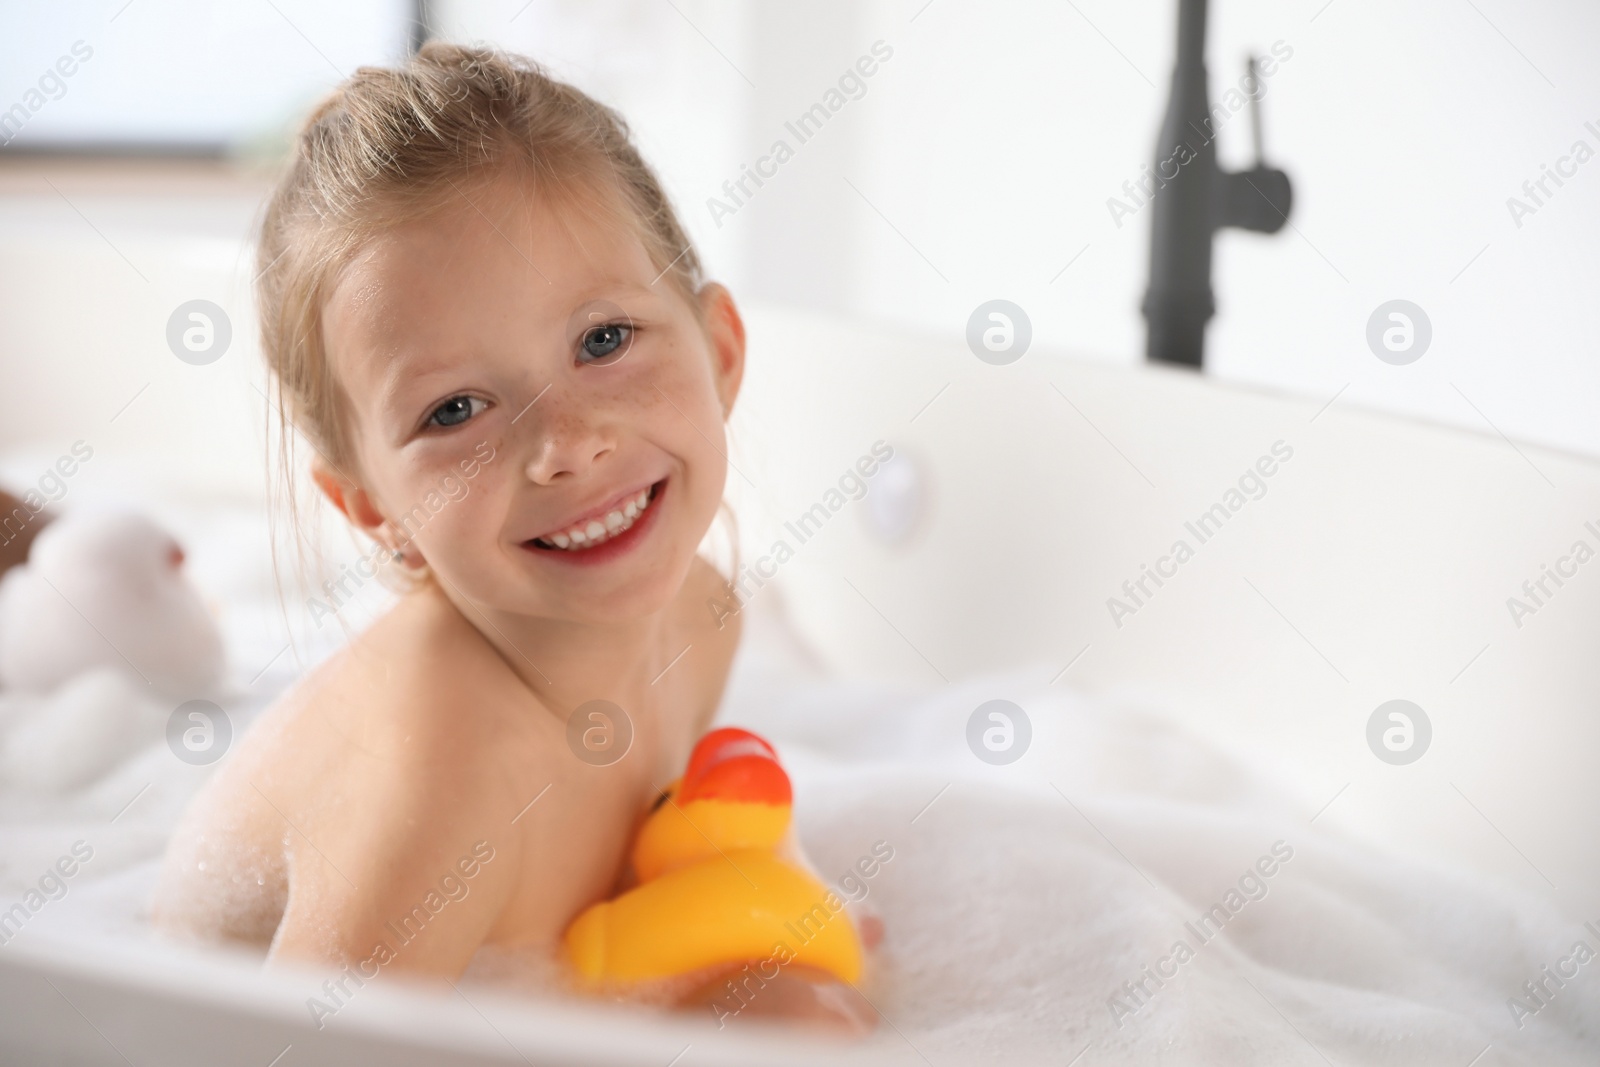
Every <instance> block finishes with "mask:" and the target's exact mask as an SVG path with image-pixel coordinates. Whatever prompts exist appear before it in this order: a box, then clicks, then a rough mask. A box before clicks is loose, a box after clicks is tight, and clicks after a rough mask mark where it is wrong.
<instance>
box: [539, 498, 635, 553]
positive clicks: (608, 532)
mask: <svg viewBox="0 0 1600 1067" xmlns="http://www.w3.org/2000/svg"><path fill="white" fill-rule="evenodd" d="M649 506H650V490H648V489H643V490H640V492H639V495H638V496H636V497H633V498H632V499H630V500H629V501H628V502H627V503H626V504H624V505H623V506H622V507H621V508H619V509H614V510H612V511H608V512H606V514H605V518H604V521H602V520H600V519H590V520H589V521H588V522H586V523H584V524H583V525H582V526H574V527H572V528H571V529H569V530H567V531H565V532H564V533H557V534H550V535H548V536H547V537H542V538H537V540H540V541H543V542H546V543H547V544H552V545H555V547H557V548H562V549H566V550H568V551H577V550H580V549H584V548H589V547H591V546H593V545H597V544H599V543H601V542H602V541H608V540H610V539H611V538H613V537H615V536H616V535H617V534H619V533H622V532H623V531H625V530H627V529H628V528H630V527H631V526H632V525H633V524H634V523H635V522H637V521H638V518H639V516H640V515H642V514H644V511H645V509H646V508H648V507H649Z"/></svg>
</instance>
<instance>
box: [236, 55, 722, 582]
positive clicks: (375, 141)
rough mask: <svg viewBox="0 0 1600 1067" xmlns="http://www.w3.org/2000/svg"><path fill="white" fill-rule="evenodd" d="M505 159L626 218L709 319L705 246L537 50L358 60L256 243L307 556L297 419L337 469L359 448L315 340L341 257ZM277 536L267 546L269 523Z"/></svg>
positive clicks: (286, 481) (621, 136) (616, 126)
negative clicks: (370, 63)
mask: <svg viewBox="0 0 1600 1067" xmlns="http://www.w3.org/2000/svg"><path fill="white" fill-rule="evenodd" d="M506 168H517V169H519V170H520V172H521V175H522V176H524V177H525V178H527V179H528V180H529V181H530V182H531V184H532V185H534V186H535V187H536V188H538V189H539V191H540V192H541V193H542V194H543V195H544V196H545V198H546V202H547V203H553V204H555V203H558V204H560V205H561V206H563V207H568V208H576V209H578V210H582V211H588V212H592V213H595V214H597V215H598V216H600V217H602V218H604V219H606V220H608V221H611V222H614V223H617V224H620V225H622V226H624V227H629V228H631V230H632V232H633V233H634V234H636V235H637V236H638V238H639V240H640V242H641V244H642V245H643V247H644V249H645V251H646V253H647V255H648V256H649V258H650V260H651V262H652V263H653V264H654V265H655V267H656V269H658V270H659V271H660V272H661V274H660V275H658V279H657V280H660V279H661V278H662V277H664V278H666V279H667V280H668V281H669V282H670V284H672V285H673V286H674V288H676V289H677V290H678V291H679V292H680V293H681V294H682V295H683V296H684V298H685V299H686V300H687V302H688V304H689V306H690V308H691V310H692V311H693V312H694V314H695V316H696V319H697V320H698V321H700V323H701V325H702V327H704V325H705V323H704V318H703V315H702V309H701V307H700V303H699V300H698V299H697V295H698V294H699V292H700V289H701V286H702V285H703V283H704V277H703V273H702V267H701V263H700V258H699V256H698V255H697V253H696V251H695V249H694V246H693V244H692V243H691V242H690V241H689V239H688V237H687V236H686V234H685V231H684V228H683V226H682V225H681V223H680V222H679V220H678V217H677V215H676V213H675V212H674V210H673V208H672V204H671V202H670V201H669V200H668V199H667V196H666V193H665V192H664V191H663V189H662V187H661V184H660V182H659V180H658V179H657V178H656V175H655V173H654V172H653V171H652V170H651V169H650V167H649V166H648V165H647V164H646V163H645V162H644V160H643V159H642V158H641V157H640V155H639V152H638V150H637V149H636V148H635V147H634V145H633V143H632V141H631V138H630V131H629V128H628V124H627V121H626V120H625V119H623V117H622V116H621V115H620V114H618V113H617V112H616V111H615V110H613V109H612V108H610V107H608V106H606V105H605V104H602V103H600V102H599V101H597V100H595V99H594V98H593V97H590V96H588V95H587V94H585V93H583V92H582V91H580V90H578V89H576V88H574V87H573V86H571V85H568V84H566V83H564V82H561V81H557V80H556V79H554V78H552V77H550V76H549V75H548V74H547V73H546V72H545V71H544V69H543V68H541V67H540V66H539V65H538V64H537V63H535V62H533V61H532V60H530V59H527V58H525V57H522V56H516V55H512V54H509V53H505V52H501V51H498V50H495V49H489V48H475V47H464V46H461V45H453V44H445V43H442V42H429V43H427V44H425V45H423V46H422V48H421V49H420V50H419V51H418V52H417V53H416V54H415V55H414V56H412V57H411V58H410V59H409V60H408V61H407V62H406V63H405V64H404V65H402V66H400V67H398V68H395V69H387V68H379V67H362V68H360V69H359V70H357V71H356V72H355V74H353V75H352V76H351V77H350V78H349V79H348V80H346V81H345V82H344V83H343V84H342V85H340V86H339V87H338V88H337V89H335V90H334V91H333V93H332V94H331V95H329V96H328V97H327V98H326V99H325V100H323V101H322V102H321V103H320V104H319V105H318V106H317V107H316V108H315V109H314V110H313V111H312V113H311V115H310V116H309V117H308V118H307V120H306V122H305V125H304V126H303V127H302V129H301V131H300V134H299V136H298V138H297V139H296V142H295V145H294V149H293V154H292V158H291V159H290V160H289V163H288V169H287V172H286V173H285V174H284V175H283V177H282V179H281V180H280V181H279V183H278V186H277V188H276V189H275V191H274V192H273V195H272V197H271V199H270V200H269V201H268V203H267V207H266V210H265V214H264V217H263V219H262V223H261V229H260V239H259V242H258V245H257V252H256V271H257V276H256V281H255V288H256V305H257V313H258V317H259V321H260V329H261V348H262V352H263V353H264V354H265V357H266V362H267V368H268V370H269V372H270V375H271V379H272V383H273V385H274V387H275V390H276V393H277V398H276V399H277V403H276V408H277V412H276V414H277V418H276V429H277V432H278V435H279V440H278V446H279V447H278V452H279V455H278V466H279V473H280V475H281V477H282V486H281V488H283V489H284V490H285V491H286V492H285V495H286V497H287V500H288V505H289V513H290V514H289V523H290V525H291V526H292V527H293V528H294V531H295V535H296V541H297V548H298V551H297V555H298V556H299V558H300V562H301V563H302V565H303V564H304V562H305V555H306V553H305V548H306V547H307V545H306V541H305V536H306V530H305V529H304V528H303V526H302V525H301V523H300V521H299V519H300V515H299V507H300V505H299V503H298V502H297V501H298V494H297V492H296V485H295V477H294V469H295V466H296V464H295V460H294V455H293V451H294V445H293V441H294V436H295V431H298V432H299V433H300V434H301V435H303V436H304V437H305V439H306V440H307V441H309V442H310V444H311V445H312V447H313V448H315V449H316V451H317V452H318V453H319V454H320V455H321V457H322V458H323V460H324V462H326V463H327V464H328V465H329V466H330V467H332V468H333V469H334V470H336V471H338V472H340V473H341V474H342V473H344V471H345V470H348V469H350V467H351V465H352V464H353V463H354V461H355V458H356V457H355V452H354V450H353V447H352V444H353V443H352V442H351V441H350V439H349V436H348V427H347V423H346V420H345V417H344V413H345V411H346V410H347V408H346V405H345V397H344V396H343V394H342V391H341V389H340V387H339V383H338V379H337V377H336V376H335V374H334V372H333V368H332V366H331V363H330V360H329V358H328V353H327V351H326V349H325V347H324V344H323V329H322V311H323V307H324V304H325V303H326V301H327V300H328V298H329V297H330V296H331V294H332V292H333V289H334V287H335V286H336V285H337V282H338V279H339V276H340V274H341V272H342V271H343V269H344V268H345V267H346V265H348V264H349V263H350V262H351V260H352V259H353V258H354V257H355V256H356V255H357V254H358V253H359V252H360V251H361V250H362V249H363V248H364V247H365V246H366V245H367V244H368V243H369V242H370V241H371V240H372V239H373V238H374V237H375V236H377V235H378V234H380V233H381V232H383V230H385V229H386V228H388V227H391V226H393V225H395V224H397V223H401V222H406V221H411V220H415V219H420V218H425V217H427V216H429V215H430V214H432V213H434V212H437V211H439V210H440V209H442V208H443V207H445V206H447V205H449V204H450V203H452V202H453V200H454V199H455V198H457V197H463V198H466V199H467V201H468V202H469V203H470V202H471V196H470V195H469V194H470V193H471V192H472V191H473V190H474V189H476V188H479V187H481V185H482V184H483V183H484V182H485V181H487V180H488V179H490V178H492V177H494V176H496V175H499V174H501V173H503V172H504V171H505V170H506ZM270 405H271V401H270V400H269V406H270ZM270 419H271V416H270V415H269V420H270ZM269 451H270V450H269ZM345 476H346V477H349V475H345ZM273 543H274V556H275V558H276V555H277V549H278V543H279V542H278V536H277V535H276V534H275V535H274V537H273ZM302 577H304V575H302Z"/></svg>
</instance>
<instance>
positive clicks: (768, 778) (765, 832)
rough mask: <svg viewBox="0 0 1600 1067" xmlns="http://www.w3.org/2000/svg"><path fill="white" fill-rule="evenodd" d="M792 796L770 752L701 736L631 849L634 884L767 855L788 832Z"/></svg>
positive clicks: (728, 736)
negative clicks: (738, 857)
mask: <svg viewBox="0 0 1600 1067" xmlns="http://www.w3.org/2000/svg"><path fill="white" fill-rule="evenodd" d="M792 800H793V791H792V789H791V787H790V785H789V776H788V774H786V773H785V772H784V769H783V767H782V766H781V765H779V763H778V754H777V752H775V751H774V750H773V748H772V746H771V745H769V744H767V743H766V742H765V741H763V740H762V739H761V738H760V737H757V736H756V735H755V734H753V733H751V732H750V731H748V730H740V729H737V728H734V727H724V728H723V729H720V730H713V731H711V732H710V733H708V734H706V735H705V736H704V737H702V738H701V739H700V741H699V743H697V744H696V745H695V746H694V752H693V753H691V754H690V756H689V766H688V768H687V769H686V770H685V771H684V773H683V777H682V778H680V779H679V780H678V782H677V783H676V785H675V787H674V788H673V789H672V790H671V791H670V792H669V798H668V802H667V803H665V804H663V805H662V806H661V807H659V808H657V809H656V810H655V811H654V812H652V813H651V815H650V817H649V818H648V819H646V820H645V823H644V825H643V826H642V827H640V830H639V836H638V837H637V839H635V841H634V846H633V868H634V871H635V872H636V873H637V874H638V876H639V880H640V881H649V880H650V879H652V878H654V877H656V876H657V875H660V874H663V873H665V872H666V871H669V870H673V869H675V868H677V867H682V866H684V865H685V864H688V863H694V862H697V861H699V860H702V859H706V858H707V857H709V856H715V855H717V854H719V853H725V852H729V851H733V850H736V849H772V848H776V847H777V845H778V843H779V842H780V841H782V840H783V835H784V834H785V833H786V832H787V831H788V829H789V812H790V804H791V802H792Z"/></svg>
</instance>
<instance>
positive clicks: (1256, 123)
mask: <svg viewBox="0 0 1600 1067" xmlns="http://www.w3.org/2000/svg"><path fill="white" fill-rule="evenodd" d="M1244 77H1245V81H1247V82H1248V83H1249V84H1250V141H1251V143H1252V144H1254V145H1255V150H1256V166H1257V167H1258V168H1260V167H1265V166H1266V165H1267V164H1266V157H1265V156H1264V155H1263V154H1262V152H1261V97H1262V96H1263V95H1264V94H1263V92H1262V89H1261V66H1260V64H1259V63H1258V62H1257V61H1256V56H1255V53H1254V52H1251V53H1250V54H1248V55H1246V56H1245V57H1244Z"/></svg>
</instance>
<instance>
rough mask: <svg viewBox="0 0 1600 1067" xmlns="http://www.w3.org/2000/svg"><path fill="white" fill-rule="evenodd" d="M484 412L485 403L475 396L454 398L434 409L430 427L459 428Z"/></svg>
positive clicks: (429, 417)
mask: <svg viewBox="0 0 1600 1067" xmlns="http://www.w3.org/2000/svg"><path fill="white" fill-rule="evenodd" d="M482 410H483V401H482V400H479V399H478V398H477V397H475V396H453V397H451V398H450V399H449V400H446V401H445V402H444V403H443V404H440V405H439V406H438V407H436V408H434V409H433V414H432V415H429V416H428V425H430V426H459V425H461V424H462V423H463V422H466V421H467V420H468V419H470V418H472V416H474V415H476V414H477V413H478V412H480V411H482Z"/></svg>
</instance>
